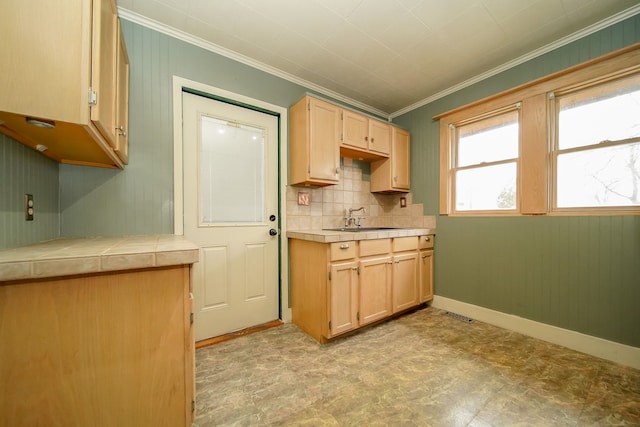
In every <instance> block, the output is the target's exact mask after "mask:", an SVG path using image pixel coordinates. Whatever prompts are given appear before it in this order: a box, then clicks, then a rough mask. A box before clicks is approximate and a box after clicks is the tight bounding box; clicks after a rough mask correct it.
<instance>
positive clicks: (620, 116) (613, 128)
mask: <svg viewBox="0 0 640 427" xmlns="http://www.w3.org/2000/svg"><path fill="white" fill-rule="evenodd" d="M558 102H559V111H560V112H559V117H558V147H559V148H560V149H561V150H564V149H567V148H574V147H584V146H587V145H592V144H598V143H600V142H602V141H618V140H623V139H627V138H633V137H638V136H640V77H633V78H629V79H625V80H621V81H618V82H612V83H609V84H606V85H599V86H597V87H595V88H590V89H587V90H584V91H581V92H578V93H576V94H571V95H568V96H566V97H561V98H560V99H559V101H558Z"/></svg>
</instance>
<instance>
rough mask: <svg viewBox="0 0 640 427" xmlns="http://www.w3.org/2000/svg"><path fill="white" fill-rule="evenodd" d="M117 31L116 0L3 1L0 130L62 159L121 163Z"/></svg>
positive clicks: (121, 56)
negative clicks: (118, 130)
mask: <svg viewBox="0 0 640 427" xmlns="http://www.w3.org/2000/svg"><path fill="white" fill-rule="evenodd" d="M119 34H120V31H119V27H118V18H117V10H116V5H115V2H114V1H113V0H93V1H92V0H81V1H80V0H60V1H56V2H45V1H43V2H37V4H36V2H31V1H23V0H7V1H5V2H3V13H2V14H1V15H0V39H1V40H3V57H4V60H3V61H2V66H1V68H2V77H3V78H2V79H0V131H1V132H3V133H5V134H7V135H9V136H10V137H12V138H14V139H16V140H18V141H20V142H22V143H23V144H26V145H28V146H30V147H32V148H34V149H37V150H38V151H41V152H42V153H43V154H44V155H46V156H48V157H50V158H52V159H54V160H56V161H59V162H62V163H72V164H81V165H89V166H102V167H111V168H122V167H124V163H126V154H125V153H126V152H127V149H126V147H125V146H124V144H125V143H126V140H124V141H123V140H120V141H118V138H117V135H116V134H117V132H116V128H119V126H123V128H122V129H123V130H124V132H126V129H125V126H126V124H125V123H126V120H125V121H123V118H126V117H127V114H128V111H127V110H128V107H127V99H126V98H128V95H127V93H128V60H127V59H126V50H125V49H124V43H123V41H122V38H121V37H120V36H119ZM119 60H120V61H126V62H127V66H126V67H124V68H122V67H123V65H122V63H121V62H118V61H119ZM121 68H122V69H121ZM125 68H127V71H126V73H127V77H126V78H125V77H123V76H121V78H120V79H118V73H119V71H118V70H119V69H120V73H123V72H124V69H125ZM118 85H120V87H118ZM123 98H124V99H123ZM118 117H120V120H118ZM33 119H35V120H36V121H35V122H34V120H33ZM31 123H36V125H35V126H34V125H33V124H31ZM38 125H39V126H38ZM116 150H118V151H116ZM118 152H119V153H120V155H118ZM123 157H124V160H123Z"/></svg>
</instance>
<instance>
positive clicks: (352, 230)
mask: <svg viewBox="0 0 640 427" xmlns="http://www.w3.org/2000/svg"><path fill="white" fill-rule="evenodd" d="M323 230H324V231H344V232H349V233H361V232H363V231H384V230H402V228H396V227H349V228H347V227H342V228H323Z"/></svg>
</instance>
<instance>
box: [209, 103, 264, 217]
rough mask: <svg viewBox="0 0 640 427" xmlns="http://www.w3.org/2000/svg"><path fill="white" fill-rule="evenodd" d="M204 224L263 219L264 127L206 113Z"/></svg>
mask: <svg viewBox="0 0 640 427" xmlns="http://www.w3.org/2000/svg"><path fill="white" fill-rule="evenodd" d="M201 130H202V134H201V141H200V219H201V221H200V222H201V224H215V223H238V222H242V223H247V222H249V223H251V222H254V223H255V222H263V221H264V218H265V207H264V203H265V201H264V180H265V177H264V174H265V169H264V136H263V130H262V129H260V128H255V127H251V126H246V125H239V124H237V123H228V122H227V121H225V120H219V119H215V118H212V117H205V116H203V117H202V129H201Z"/></svg>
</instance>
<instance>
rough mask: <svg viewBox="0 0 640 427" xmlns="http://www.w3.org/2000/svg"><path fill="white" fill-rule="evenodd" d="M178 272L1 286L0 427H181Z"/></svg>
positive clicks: (181, 276) (182, 320)
mask: <svg viewBox="0 0 640 427" xmlns="http://www.w3.org/2000/svg"><path fill="white" fill-rule="evenodd" d="M185 271H188V266H179V267H172V268H162V269H153V270H145V271H135V272H122V273H113V274H105V275H90V276H76V277H73V278H55V279H50V280H49V279H47V280H40V281H31V282H22V283H19V284H1V285H0V341H1V342H2V347H1V348H0V393H1V394H2V396H3V399H1V400H0V425H11V426H32V425H59V424H60V423H63V424H64V423H69V422H71V423H72V424H74V425H96V422H99V423H100V424H99V425H105V426H107V425H158V426H160V425H175V426H180V425H188V424H187V423H186V420H188V419H189V417H190V401H189V402H187V399H185V396H187V395H188V390H189V389H190V388H191V386H192V381H193V379H192V378H189V377H188V376H189V375H191V374H190V373H189V372H186V371H187V369H186V367H187V366H188V365H189V363H190V360H187V359H188V358H190V357H191V356H190V354H189V353H187V351H186V346H187V339H188V338H187V337H186V336H185V335H186V334H188V332H187V329H185V325H186V322H187V320H186V319H187V317H188V313H185V307H186V306H185V302H184V298H185V292H186V291H185V289H188V283H185V279H186V278H187V277H188V273H186V272H185ZM183 367H184V368H183ZM185 393H186V394H185ZM33 408H38V410H37V411H34V410H33ZM186 414H188V415H186Z"/></svg>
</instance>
